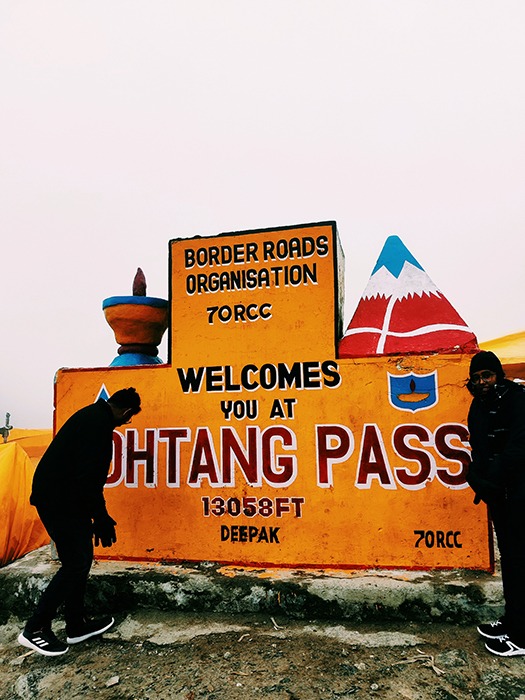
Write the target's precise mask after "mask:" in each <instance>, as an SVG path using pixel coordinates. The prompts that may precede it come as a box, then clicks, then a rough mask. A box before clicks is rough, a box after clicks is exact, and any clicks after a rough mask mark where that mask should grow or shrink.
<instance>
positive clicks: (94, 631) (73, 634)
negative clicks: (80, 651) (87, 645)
mask: <svg viewBox="0 0 525 700" xmlns="http://www.w3.org/2000/svg"><path fill="white" fill-rule="evenodd" d="M114 624H115V620H114V619H113V618H112V617H101V618H100V620H84V622H83V624H82V625H79V626H78V627H74V628H66V632H67V643H68V644H78V643H79V642H85V641H86V639H90V638H91V637H96V636H97V635H99V634H104V632H107V631H108V629H110V628H111V627H113V625H114Z"/></svg>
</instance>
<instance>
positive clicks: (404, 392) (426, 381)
mask: <svg viewBox="0 0 525 700" xmlns="http://www.w3.org/2000/svg"><path fill="white" fill-rule="evenodd" d="M388 399H389V401H390V403H391V404H392V406H394V408H398V409H399V410H401V411H411V412H412V413H415V412H416V411H423V410H425V409H427V408H432V406H435V405H436V404H437V402H438V389H437V371H434V372H431V373H430V374H415V373H414V372H410V373H409V374H403V375H399V374H390V372H388Z"/></svg>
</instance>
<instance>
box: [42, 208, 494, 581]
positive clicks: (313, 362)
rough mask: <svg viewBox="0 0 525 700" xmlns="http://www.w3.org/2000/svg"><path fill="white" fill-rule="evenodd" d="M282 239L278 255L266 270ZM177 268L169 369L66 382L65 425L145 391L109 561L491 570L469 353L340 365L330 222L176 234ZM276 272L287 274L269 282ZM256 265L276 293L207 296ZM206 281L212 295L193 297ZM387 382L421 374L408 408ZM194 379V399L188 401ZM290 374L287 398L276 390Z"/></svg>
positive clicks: (122, 471) (112, 485) (61, 412)
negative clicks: (478, 482)
mask: <svg viewBox="0 0 525 700" xmlns="http://www.w3.org/2000/svg"><path fill="white" fill-rule="evenodd" d="M312 240H313V241H314V244H313V245H314V248H313V249H312ZM279 241H284V243H282V244H281V253H282V259H281V260H270V259H267V260H265V259H264V250H265V249H266V250H267V251H270V250H272V245H273V250H274V251H275V250H277V248H276V246H277V244H278V243H279ZM291 241H294V244H293V245H294V246H297V247H296V249H295V253H293V257H290V256H288V257H286V256H285V251H286V250H288V251H290V250H291V249H293V246H291ZM297 241H298V243H297ZM235 246H237V248H235ZM265 246H266V248H265ZM199 250H200V251H201V252H200V254H199ZM312 250H315V252H312ZM230 254H231V255H232V256H233V257H235V256H236V257H237V261H235V260H234V259H232V261H229V258H228V256H229V255H230ZM199 255H200V258H199ZM268 256H269V253H268ZM193 260H195V264H192V261H193ZM170 261H171V294H170V300H171V318H172V327H171V336H170V337H171V353H170V355H171V364H169V365H157V366H142V367H135V368H124V367H114V368H109V369H108V368H102V369H86V370H61V371H59V373H58V375H57V381H56V386H55V402H56V417H57V427H58V426H59V425H61V424H62V423H63V422H64V420H65V419H66V418H67V417H68V416H69V415H70V414H71V413H72V412H73V411H74V410H76V409H77V408H79V407H80V406H82V405H85V404H87V403H90V402H92V401H94V400H95V399H96V398H97V396H98V395H99V392H100V390H101V388H102V387H103V386H104V388H105V389H106V390H107V392H108V393H109V394H111V393H113V392H114V391H116V390H117V389H119V388H122V387H125V386H135V387H136V388H137V390H138V391H139V393H140V394H141V396H142V399H143V410H142V412H141V413H140V414H139V415H138V416H136V417H135V419H134V420H133V423H132V424H131V425H130V426H123V427H122V428H120V429H119V430H118V431H117V433H116V437H115V445H116V450H115V458H114V465H113V472H112V474H111V475H110V478H109V480H108V486H107V488H106V500H107V503H108V510H109V512H110V513H111V514H112V516H113V517H114V518H115V519H116V520H117V522H118V542H117V544H116V545H115V546H114V547H113V548H112V550H110V551H108V550H100V552H99V554H100V555H102V556H108V554H109V555H110V556H111V557H114V558H115V557H116V558H121V559H141V560H171V561H173V560H193V561H199V560H211V561H221V562H229V563H238V564H246V565H248V564H250V565H266V564H268V565H270V564H272V565H278V566H312V567H329V568H342V567H402V568H421V569H426V568H471V569H490V567H491V553H490V547H489V529H488V522H487V517H486V511H485V509H484V508H483V507H479V506H477V507H476V506H474V505H473V503H472V494H471V492H470V490H469V489H468V487H467V488H466V484H465V481H464V476H462V475H463V471H464V466H465V464H466V462H467V461H468V449H469V448H468V441H467V435H466V428H465V423H466V415H467V410H468V405H469V398H468V393H467V392H466V390H465V389H464V381H465V377H466V376H467V371H468V362H469V359H470V358H469V357H468V356H464V355H448V356H445V355H439V354H436V355H429V356H419V355H412V356H410V357H379V358H362V359H359V358H357V359H345V360H338V359H337V358H336V354H335V348H336V343H337V340H338V338H339V337H340V333H341V319H340V308H341V302H342V298H341V294H340V287H341V284H342V275H341V268H342V261H343V258H342V252H341V250H340V247H339V243H338V238H337V233H336V230H335V225H334V224H332V223H331V222H329V223H326V224H316V225H312V226H303V227H296V228H287V229H276V230H271V231H266V230H265V231H261V232H248V233H246V234H231V235H224V236H215V237H210V238H198V239H183V240H175V241H171V243H170ZM210 263H211V264H210ZM314 264H315V266H314ZM303 265H308V266H309V267H308V270H306V269H305V268H303V267H302V266H303ZM272 266H273V267H282V268H284V267H285V266H288V268H289V269H288V273H285V272H284V270H282V271H280V272H279V273H276V272H269V273H268V275H269V276H268V277H267V278H266V277H265V275H266V273H265V272H264V268H270V267H272ZM292 266H298V267H297V268H296V270H295V273H296V276H295V277H294V278H293V284H292V283H290V282H291V280H292V278H291V277H290V269H291V267H292ZM247 269H252V270H255V272H254V273H253V274H254V275H255V276H256V277H257V276H258V275H259V280H261V279H268V280H270V282H272V281H273V282H276V281H280V286H279V287H277V286H276V285H275V284H271V285H270V286H262V287H261V286H258V287H257V288H255V289H242V290H237V291H205V290H206V289H209V288H210V285H211V286H212V287H213V286H214V285H215V280H216V278H214V277H210V275H211V274H213V273H228V274H229V273H231V272H232V271H241V270H247ZM261 270H262V271H263V272H261ZM198 274H201V275H206V278H204V277H202V278H200V283H201V289H200V292H201V293H200V294H199V293H197V291H195V293H191V292H192V289H193V287H192V286H191V285H192V284H193V280H192V279H189V277H191V276H192V275H195V276H196V275H198ZM228 274H227V275H225V276H224V277H223V278H222V281H223V284H226V283H227V282H228V280H229V282H231V275H230V276H228ZM286 274H288V277H286ZM260 275H262V276H260ZM281 275H282V276H281ZM286 279H287V280H288V282H289V283H288V284H286V283H285V281H286ZM314 280H315V281H314ZM241 282H242V280H241ZM195 283H196V284H198V279H197V278H196V280H195ZM204 284H206V285H207V286H206V287H204V286H203V285H204ZM241 286H242V284H241ZM213 307H217V309H216V310H215V311H211V310H210V309H213ZM226 307H228V308H230V309H232V310H233V309H234V308H235V307H237V321H235V316H234V315H233V316H232V318H231V319H230V320H228V314H229V312H228V311H227V310H224V311H223V312H222V317H221V316H220V315H219V314H220V309H221V308H226ZM248 309H249V310H250V311H249V312H248ZM243 310H244V311H243ZM232 313H234V311H232ZM243 314H244V320H242V315H243ZM221 318H222V320H221ZM201 368H202V369H201ZM205 368H207V369H205ZM279 373H280V374H279ZM287 373H288V374H289V377H288V382H292V377H293V378H294V380H295V382H294V385H293V386H289V385H288V384H287V382H286V380H285V377H286V374H287ZM389 375H392V376H393V377H394V378H396V377H400V378H405V377H408V376H414V377H415V378H416V380H417V381H416V382H415V384H413V386H416V389H414V388H413V387H412V389H410V390H406V391H405V390H403V394H402V395H401V397H398V399H397V403H398V405H397V406H396V400H393V399H394V398H395V397H393V396H392V393H393V391H394V389H393V388H392V387H393V386H394V385H391V384H390V383H389V382H390V379H389ZM425 375H428V376H429V377H430V379H431V381H434V379H435V382H436V386H435V389H436V393H435V401H434V402H431V403H430V404H429V405H427V406H424V407H421V408H418V410H414V405H415V404H414V396H413V394H414V395H415V394H416V393H417V388H418V387H417V384H418V382H419V378H420V377H422V376H425ZM188 376H190V377H193V380H194V386H193V390H190V388H189V385H187V386H186V389H187V390H186V391H184V386H185V384H188V382H189V380H188ZM276 376H280V377H281V380H283V381H284V386H283V387H282V388H278V386H277V387H276V388H273V383H274V378H275V377H276ZM283 377H284V379H283ZM190 383H191V382H190ZM256 383H259V385H256ZM292 383H293V382H292ZM265 386H266V387H268V388H265ZM396 391H397V390H396ZM421 395H422V394H418V396H416V399H417V400H419V397H420V396H421ZM427 395H428V392H427ZM226 402H231V404H230V405H231V407H232V411H231V413H228V411H227V407H228V406H229V404H227V403H226ZM246 402H248V403H246ZM411 404H412V405H411ZM242 411H245V412H246V411H247V412H248V417H244V418H241V417H240V415H241V412H242ZM236 412H237V416H239V417H236ZM126 454H127V458H128V461H127V464H126ZM126 468H128V469H126ZM420 477H421V478H420ZM126 480H127V483H126ZM250 528H251V529H250ZM266 540H268V541H266Z"/></svg>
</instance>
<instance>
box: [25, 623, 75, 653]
mask: <svg viewBox="0 0 525 700" xmlns="http://www.w3.org/2000/svg"><path fill="white" fill-rule="evenodd" d="M18 643H19V644H21V645H22V646H24V647H27V648H28V649H32V650H33V651H37V652H38V653H39V654H43V655H44V656H60V654H65V653H66V651H67V650H68V649H69V647H68V646H67V644H64V642H61V641H60V640H59V639H57V638H56V637H55V635H54V634H53V632H52V631H51V630H50V629H47V630H36V631H34V632H27V631H26V630H24V631H23V632H20V634H19V635H18Z"/></svg>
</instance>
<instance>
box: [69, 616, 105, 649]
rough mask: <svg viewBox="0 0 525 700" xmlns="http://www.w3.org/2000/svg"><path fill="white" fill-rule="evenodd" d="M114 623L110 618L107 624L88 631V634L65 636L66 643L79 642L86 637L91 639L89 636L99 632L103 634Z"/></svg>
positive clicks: (96, 635)
mask: <svg viewBox="0 0 525 700" xmlns="http://www.w3.org/2000/svg"><path fill="white" fill-rule="evenodd" d="M114 624H115V620H114V619H113V618H111V622H108V624H107V625H106V626H105V627H101V628H100V629H99V630H95V631H94V632H88V634H82V635H80V637H67V638H66V639H67V643H68V644H79V643H80V642H85V641H86V639H91V637H98V636H99V635H101V634H104V632H107V631H108V630H109V629H110V628H111V627H113V625H114Z"/></svg>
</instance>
